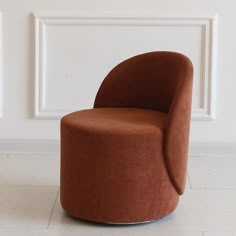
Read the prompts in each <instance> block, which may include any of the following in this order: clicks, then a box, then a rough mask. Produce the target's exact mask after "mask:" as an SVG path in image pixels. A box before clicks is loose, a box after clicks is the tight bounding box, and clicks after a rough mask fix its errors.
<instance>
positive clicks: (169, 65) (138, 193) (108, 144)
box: [60, 52, 193, 223]
mask: <svg viewBox="0 0 236 236" xmlns="http://www.w3.org/2000/svg"><path fill="white" fill-rule="evenodd" d="M192 78H193V66H192V63H191V62H190V60H189V59H188V58H187V57H186V56H184V55H182V54H179V53H175V52H150V53H145V54H141V55H138V56H135V57H132V58H130V59H128V60H126V61H124V62H122V63H120V64H119V65H118V66H116V67H115V68H114V69H113V70H112V71H111V72H110V73H109V74H108V75H107V77H106V78H105V79H104V81H103V83H102V85H101V87H100V89H99V91H98V93H97V96H96V99H95V103H94V108H93V109H88V110H82V111H78V112H74V113H71V114H69V115H67V116H65V117H63V118H62V120H61V186H60V190H61V191H60V195H61V196H60V197H61V204H62V207H63V208H64V210H65V211H66V212H68V213H69V214H70V215H72V216H75V217H78V218H82V219H86V220H91V221H96V222H107V223H136V222H144V221H151V220H156V219H159V218H162V217H164V216H166V215H168V214H170V213H171V212H172V211H173V210H174V209H175V208H176V206H177V204H178V200H179V195H181V194H182V193H183V191H184V186H185V180H186V166H187V154H188V141H189V127H190V113H191V97H192V81H193V80H192Z"/></svg>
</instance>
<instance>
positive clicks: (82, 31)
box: [0, 0, 236, 142]
mask: <svg viewBox="0 0 236 236" xmlns="http://www.w3.org/2000/svg"><path fill="white" fill-rule="evenodd" d="M235 8H236V3H235V2H234V1H232V0H227V1H223V0H199V1H189V0H171V1H160V0H148V1H142V0H119V1H117V0H116V1H114V0H100V1H95V0H93V1H91V0H90V1H89V0H86V1H85V0H83V1H82V0H60V1H58V0H57V1H56V0H51V1H48V0H40V1H39V0H37V1H36V0H31V1H28V0H21V1H16V0H15V1H14V0H0V11H1V12H2V31H1V36H2V83H3V93H2V94H0V97H1V99H2V105H3V109H2V118H1V119H0V139H18V138H19V139H59V120H58V117H60V116H61V115H62V114H64V113H65V112H69V111H70V110H74V109H82V108H85V107H89V106H91V105H92V100H93V98H94V96H95V93H96V90H97V87H98V85H99V83H100V82H101V80H102V79H103V77H104V76H105V74H106V73H107V72H108V71H109V70H110V69H111V68H112V67H113V66H114V65H115V64H116V63H118V62H119V61H121V60H123V59H124V58H126V57H128V56H131V55H134V54H135V53H139V52H143V51H149V50H159V49H160V50H163V49H167V50H171V49H173V50H177V51H181V52H183V53H185V54H187V55H188V56H190V57H191V58H192V60H193V62H194V64H195V71H196V74H195V75H196V78H195V84H194V100H193V104H194V110H193V118H195V119H193V121H192V125H191V142H236V132H235V130H236V122H235V120H236V119H235V118H236V109H235V108H234V107H235V105H234V104H235V101H236V93H235V86H236V80H235V78H234V77H235V72H234V71H235V65H236V61H235V54H236V44H235V42H236V30H235V27H234V23H235V22H236V15H235ZM32 13H35V14H36V16H37V17H36V23H37V24H36V27H44V28H43V29H42V30H40V29H39V30H38V31H37V28H36V36H35V17H34V15H33V14H32ZM216 13H217V16H218V17H217V25H216V26H217V33H216V34H214V32H212V31H211V30H212V28H211V27H212V25H211V24H212V20H213V19H214V16H215V14H216ZM52 16H54V18H53V19H51V18H50V17H52ZM70 16H71V17H72V18H70V19H69V23H68V18H63V17H70ZM81 16H90V18H89V19H88V21H89V23H88V22H87V23H88V24H87V25H86V24H85V26H84V25H83V24H82V25H81V18H78V17H81ZM94 16H99V18H98V19H97V20H96V19H95V20H94V19H93V17H94ZM101 16H108V19H106V21H105V23H104V22H101V18H100V17H101ZM114 16H115V17H117V16H119V17H125V18H126V20H125V22H124V24H123V23H118V24H117V21H115V23H114V22H113V21H112V17H114ZM146 16H147V17H150V18H151V20H150V21H148V23H147V22H146V21H145V20H144V19H143V17H146ZM45 17H46V18H45ZM48 17H49V18H50V19H49V18H48ZM55 17H56V18H55ZM61 17H62V18H61ZM127 17H135V19H136V20H135V22H134V21H132V20H131V21H132V22H130V21H129V20H130V19H127ZM140 19H141V20H140ZM37 20H38V21H37ZM83 20H84V19H82V21H83ZM91 20H92V22H91ZM120 20H121V21H122V19H120ZM182 20H183V21H182ZM145 22H146V23H145ZM58 23H59V25H58ZM82 23H83V22H82ZM55 24H57V26H55ZM107 24H108V25H107ZM109 24H110V25H109ZM135 24H136V26H135ZM166 24H170V25H169V26H167V25H166ZM88 25H89V26H88ZM104 25H105V26H104ZM127 25H129V26H128V27H129V28H128V29H129V30H127ZM186 25H190V26H186ZM209 27H210V28H209ZM140 30H141V31H140ZM42 32H43V37H44V38H43V39H42V38H40V37H41V35H40V34H41V33H42ZM110 32H112V37H111V38H110V41H109V40H108V41H104V38H105V39H107V38H108V37H109V35H111V34H110ZM119 32H120V33H119ZM143 32H146V34H147V35H150V37H145V36H142V34H143ZM206 34H207V35H206ZM101 35H105V36H106V37H101ZM126 35H128V38H127V42H126V40H125V37H126ZM167 36H168V37H167ZM183 36H184V37H183ZM206 36H207V37H206ZM208 36H209V37H210V38H209V37H208ZM117 37H120V38H119V40H118V41H114V39H115V38H117ZM134 37H136V38H137V40H135V38H134ZM151 39H152V40H151ZM95 41H96V42H97V43H96V44H94V42H95ZM40 42H43V43H44V45H43V47H41V46H40ZM145 42H146V43H145ZM216 42H217V45H215V52H216V54H215V55H214V54H212V50H213V49H214V44H213V43H216ZM35 43H36V53H35ZM114 45H115V46H114ZM124 49H125V50H124ZM93 52H95V54H94V56H93ZM112 52H113V53H112ZM41 53H44V54H43V55H42V54H41ZM98 53H99V55H98ZM113 54H114V55H113ZM203 59H204V60H205V61H203ZM35 60H36V65H35ZM212 61H213V64H211V62H212ZM89 62H91V65H88V63H89ZM212 69H213V72H214V73H215V74H214V73H213V74H212V73H211V72H212ZM41 72H44V74H43V76H42V74H41ZM41 81H44V83H45V84H46V87H45V88H44V89H43V92H42V93H43V95H42V97H41V98H42V99H44V101H43V103H44V104H43V105H42V104H41V105H42V106H41V105H40V94H41V92H40V82H41ZM214 81H215V82H216V85H217V90H216V99H214V91H215V90H214ZM203 83H206V85H207V86H208V88H207V90H204V89H203ZM35 84H36V91H35ZM76 86H78V93H77V88H76ZM211 89H212V90H211ZM204 92H206V96H205V97H204V96H203V94H204ZM77 95H78V97H77ZM35 97H36V98H35ZM1 99H0V100H1ZM204 99H205V100H204ZM203 101H205V105H204V104H202V103H203ZM77 102H78V106H77ZM214 107H215V108H216V113H215V120H213V121H209V120H206V119H208V118H210V117H211V116H213V115H214V114H213V113H212V114H211V112H210V110H209V109H213V110H214ZM198 108H200V109H198ZM203 108H204V109H205V110H204V109H203ZM206 109H208V110H206ZM35 111H36V113H37V118H35ZM38 118H41V119H38ZM196 118H198V119H199V118H200V119H204V121H199V120H196Z"/></svg>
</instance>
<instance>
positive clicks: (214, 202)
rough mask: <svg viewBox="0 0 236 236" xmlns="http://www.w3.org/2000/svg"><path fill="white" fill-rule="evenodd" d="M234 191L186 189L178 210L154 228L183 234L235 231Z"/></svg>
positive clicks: (235, 208)
mask: <svg viewBox="0 0 236 236" xmlns="http://www.w3.org/2000/svg"><path fill="white" fill-rule="evenodd" d="M235 199H236V190H215V189H214V190H187V191H186V192H185V194H184V196H183V197H181V200H180V203H179V206H178V208H177V209H176V210H175V211H174V212H173V213H172V214H171V215H169V216H167V217H165V218H163V219H161V220H159V221H157V222H155V223H154V225H155V224H156V227H157V228H162V229H169V230H183V231H188V230H190V231H197V230H199V231H235V229H236V224H235V222H236V221H235V219H236V204H235Z"/></svg>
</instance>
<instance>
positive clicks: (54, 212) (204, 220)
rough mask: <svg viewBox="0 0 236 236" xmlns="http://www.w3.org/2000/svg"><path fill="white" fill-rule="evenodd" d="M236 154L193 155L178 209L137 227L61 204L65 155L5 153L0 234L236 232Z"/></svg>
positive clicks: (233, 235) (197, 235)
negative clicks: (97, 220) (92, 219)
mask: <svg viewBox="0 0 236 236" xmlns="http://www.w3.org/2000/svg"><path fill="white" fill-rule="evenodd" d="M234 170H236V158H232V157H219V156H217V157H214V156H212V157H191V158H190V159H189V168H188V182H187V185H186V192H185V194H184V195H183V197H181V200H180V203H179V206H178V208H177V209H176V211H175V212H174V213H173V214H171V215H170V216H168V217H165V218H164V219H161V220H159V221H156V222H153V223H149V224H141V225H134V226H111V225H101V224H94V223H88V222H83V221H80V220H76V219H74V218H72V217H70V216H68V215H67V214H66V213H65V212H64V211H63V210H62V208H61V205H60V201H59V196H58V190H59V157H58V156H56V155H34V154H28V155H25V154H7V155H4V154H2V155H0V236H13V235H17V236H66V235H71V236H77V235H81V236H108V235H109V236H113V235H114V236H120V235H128V236H129V235H132V236H133V235H145V236H154V235H158V236H236V171H234Z"/></svg>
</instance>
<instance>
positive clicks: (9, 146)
mask: <svg viewBox="0 0 236 236" xmlns="http://www.w3.org/2000/svg"><path fill="white" fill-rule="evenodd" d="M59 151H60V142H59V140H50V139H0V153H52V154H55V153H59Z"/></svg>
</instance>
